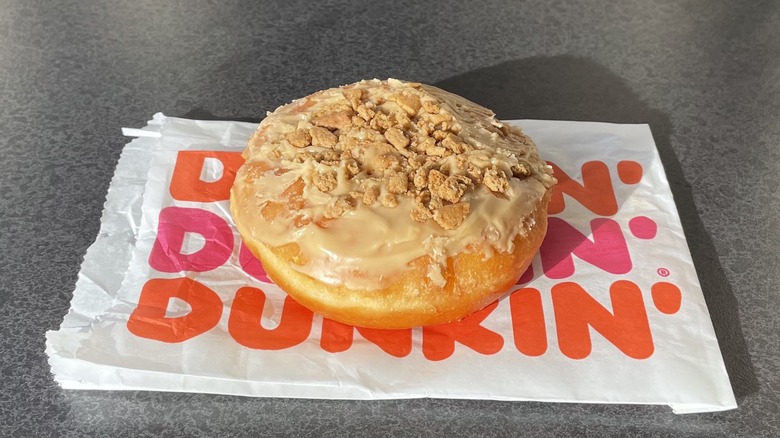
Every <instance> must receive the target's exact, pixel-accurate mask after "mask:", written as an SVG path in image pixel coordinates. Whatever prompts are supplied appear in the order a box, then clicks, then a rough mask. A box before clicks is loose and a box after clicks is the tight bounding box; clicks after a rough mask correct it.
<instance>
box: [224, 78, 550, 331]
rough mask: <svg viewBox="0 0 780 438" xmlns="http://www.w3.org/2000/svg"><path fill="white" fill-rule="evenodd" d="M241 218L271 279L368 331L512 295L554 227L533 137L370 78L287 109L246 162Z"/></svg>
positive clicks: (256, 141) (236, 208) (473, 110)
mask: <svg viewBox="0 0 780 438" xmlns="http://www.w3.org/2000/svg"><path fill="white" fill-rule="evenodd" d="M243 157H244V159H245V163H244V164H243V166H242V167H241V168H240V169H239V170H238V172H237V174H236V179H235V182H234V184H233V187H232V189H231V196H230V211H231V214H232V217H233V220H234V222H235V224H236V227H237V229H238V232H239V234H240V235H241V238H242V240H243V242H244V244H245V245H246V247H247V248H248V249H249V250H250V251H251V252H252V253H253V254H254V255H255V256H256V257H257V258H258V259H260V261H261V262H262V264H263V267H264V268H265V271H266V273H267V274H268V276H269V278H271V280H273V281H274V283H276V284H277V285H278V286H279V287H280V288H281V289H282V290H284V291H285V292H286V293H287V294H289V295H290V296H291V297H293V298H294V299H295V300H296V301H297V302H298V303H300V304H301V305H303V306H305V307H307V308H309V309H311V310H312V311H314V312H316V313H319V314H321V315H323V316H324V317H326V318H330V319H332V320H335V321H338V322H342V323H345V324H350V325H354V326H359V327H368V328H382V329H403V328H410V327H416V326H426V325H434V324H443V323H447V322H451V321H456V320H459V319H461V318H463V317H465V316H467V315H469V314H471V313H473V312H475V311H478V310H480V309H482V308H483V307H485V306H486V305H488V304H490V303H492V302H493V301H495V300H497V299H499V298H500V297H501V296H502V295H504V294H505V293H506V292H507V291H508V290H509V289H510V288H511V287H512V286H513V285H514V284H516V282H517V280H518V278H519V277H520V275H522V273H523V272H524V271H525V270H526V268H527V267H528V266H529V264H530V263H531V260H532V259H533V257H534V255H535V254H536V252H537V251H538V249H539V247H540V245H541V243H542V240H543V238H544V236H545V233H546V231H547V204H548V202H549V200H550V196H551V192H552V187H553V185H554V184H555V183H556V180H555V178H554V177H553V175H552V168H551V167H550V166H549V165H547V163H546V162H544V161H543V160H541V159H540V158H539V154H538V150H537V148H536V145H535V144H534V143H533V141H532V140H531V139H530V138H529V137H528V136H527V135H525V134H524V133H523V132H522V131H521V130H520V129H519V128H516V127H513V126H509V125H507V124H504V123H502V122H500V121H498V120H496V118H495V114H493V112H492V111H490V110H488V109H486V108H484V107H482V106H480V105H477V104H475V103H473V102H471V101H469V100H466V99H465V98H463V97H460V96H457V95H455V94H452V93H449V92H447V91H444V90H441V89H439V88H436V87H433V86H430V85H425V84H420V83H415V82H406V81H400V80H396V79H388V80H377V79H373V80H364V81H360V82H357V83H354V84H350V85H345V86H342V87H338V88H331V89H328V90H324V91H319V92H316V93H314V94H311V95H309V96H307V97H304V98H302V99H297V100H294V101H293V102H291V103H289V104H287V105H283V106H281V107H279V108H278V109H276V110H275V111H274V112H272V113H268V115H267V116H266V118H265V119H264V120H263V121H262V122H261V123H260V125H259V127H258V129H257V131H256V132H255V133H254V134H253V136H252V137H251V138H250V140H249V142H248V144H247V147H246V149H245V150H244V152H243Z"/></svg>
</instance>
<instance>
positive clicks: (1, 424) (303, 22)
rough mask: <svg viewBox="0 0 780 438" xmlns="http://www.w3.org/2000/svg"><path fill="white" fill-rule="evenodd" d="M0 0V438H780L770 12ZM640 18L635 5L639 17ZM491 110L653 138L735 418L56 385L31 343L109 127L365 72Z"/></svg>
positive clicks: (746, 6) (53, 306)
mask: <svg viewBox="0 0 780 438" xmlns="http://www.w3.org/2000/svg"><path fill="white" fill-rule="evenodd" d="M114 3H119V2H103V1H60V0H57V1H37V2H30V1H14V0H0V153H1V155H0V167H1V169H2V171H0V273H1V274H2V275H1V276H0V334H1V336H0V373H1V377H0V388H1V389H0V435H2V436H81V435H90V436H123V435H137V436H177V435H187V436H225V435H229V434H237V435H243V434H252V435H266V434H267V435H279V436H282V435H290V436H304V435H312V436H338V437H340V436H371V435H393V436H403V435H410V436H422V435H425V436H460V435H481V436H516V435H519V434H522V433H524V432H525V433H529V434H531V433H532V434H533V435H535V436H568V435H590V436H602V435H613V434H614V435H636V436H642V435H653V436H681V435H697V436H717V435H726V436H737V435H744V436H761V435H764V436H772V435H774V436H776V435H777V434H780V345H779V341H780V337H779V336H778V333H780V297H779V296H778V293H777V291H778V289H779V287H778V286H780V269H778V265H780V251H779V250H778V247H780V196H778V192H777V187H778V185H780V148H779V147H778V146H779V145H780V116H779V115H780V56H778V55H780V2H777V1H774V2H773V1H751V2H734V1H715V0H712V1H683V2H678V1H656V2H645V1H639V0H632V1H623V2H609V1H583V2H566V1H563V0H553V1H546V0H544V1H542V0H539V1H528V2H510V1H505V2H501V1H487V2H466V1H462V2H447V3H438V2H395V3H393V4H392V5H390V4H388V5H382V4H380V2H359V1H319V2H305V1H299V0H287V1H285V2H278V3H277V2H236V1H219V2H217V1H197V2H196V1H189V2H159V1H136V2H124V4H114ZM651 3H652V4H651ZM371 77H380V78H385V77H398V78H408V79H413V80H416V81H421V82H426V83H432V84H436V85H438V86H440V87H442V88H445V89H448V90H450V91H453V92H456V93H459V94H462V95H464V96H466V97H468V98H470V99H472V100H474V101H477V102H479V103H481V104H483V105H486V106H488V107H490V108H493V109H494V110H495V111H496V113H497V114H498V115H499V116H500V117H502V118H507V119H510V118H511V119H515V118H533V119H562V120H595V121H610V122H620V123H648V124H650V126H651V129H652V131H653V135H654V138H655V141H656V143H657V145H658V149H659V152H660V154H661V157H662V160H663V162H664V165H665V168H666V171H667V173H668V177H669V180H670V183H671V186H672V191H673V193H674V196H675V200H676V202H677V205H678V207H679V210H680V215H681V217H682V222H683V226H684V229H685V234H686V237H687V238H688V242H689V246H690V249H691V252H692V254H693V259H694V262H695V264H696V268H697V270H698V273H699V278H700V280H701V283H702V286H703V290H704V294H705V296H706V300H707V305H708V307H709V309H710V313H711V316H712V321H713V324H714V326H715V331H716V334H717V336H718V339H719V342H720V346H721V350H722V352H723V356H724V359H725V362H726V366H727V369H728V372H729V374H730V379H731V384H732V386H733V389H734V392H735V394H736V395H737V400H738V403H739V405H740V407H739V409H737V410H734V411H729V412H722V413H710V414H698V415H673V414H672V413H671V412H670V410H669V409H668V408H666V407H658V406H656V407H652V406H609V405H579V404H547V403H509V402H491V401H468V400H459V401H458V400H402V401H375V402H365V401H313V400H289V399H255V398H243V397H229V396H214V395H204V394H165V393H147V392H80V391H63V390H61V389H60V388H59V387H58V386H57V385H56V384H55V383H54V381H53V379H52V376H51V374H50V370H49V365H48V363H47V361H46V356H45V354H44V333H45V332H46V331H47V330H53V329H56V328H57V327H58V326H59V324H60V322H61V321H62V317H63V316H64V314H65V313H66V311H67V309H68V306H69V301H70V297H71V293H72V290H73V287H74V283H75V281H76V277H77V273H78V271H79V265H80V263H81V260H82V257H83V255H84V253H85V251H86V249H87V247H88V246H89V245H90V244H91V243H92V242H93V240H94V238H95V236H96V235H97V231H98V227H99V221H100V215H101V209H102V205H103V201H104V199H105V194H106V190H107V188H108V184H109V181H110V179H111V176H112V172H113V170H114V166H115V165H116V161H117V159H118V157H119V153H120V151H121V149H122V146H123V145H124V144H125V142H126V141H127V139H126V138H124V137H122V136H121V135H120V127H123V126H127V127H140V126H143V125H144V124H145V122H146V120H148V119H149V118H150V116H151V115H152V114H153V113H154V112H157V111H162V112H164V113H165V114H168V115H175V116H185V117H191V118H225V119H240V120H254V121H257V120H259V119H260V118H261V117H262V115H263V114H265V111H267V110H272V109H274V108H276V107H277V106H278V105H280V104H283V103H285V102H287V101H289V100H291V99H293V98H295V97H299V96H302V95H305V94H308V93H310V92H312V91H314V90H317V89H321V88H327V87H330V86H334V85H339V84H344V83H350V82H353V81H356V80H359V79H362V78H371Z"/></svg>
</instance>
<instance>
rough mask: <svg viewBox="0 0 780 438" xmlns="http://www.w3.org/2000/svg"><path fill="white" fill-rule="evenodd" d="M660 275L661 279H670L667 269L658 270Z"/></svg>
mask: <svg viewBox="0 0 780 438" xmlns="http://www.w3.org/2000/svg"><path fill="white" fill-rule="evenodd" d="M657 272H658V275H660V276H661V277H668V276H669V270H668V269H666V268H658V271H657Z"/></svg>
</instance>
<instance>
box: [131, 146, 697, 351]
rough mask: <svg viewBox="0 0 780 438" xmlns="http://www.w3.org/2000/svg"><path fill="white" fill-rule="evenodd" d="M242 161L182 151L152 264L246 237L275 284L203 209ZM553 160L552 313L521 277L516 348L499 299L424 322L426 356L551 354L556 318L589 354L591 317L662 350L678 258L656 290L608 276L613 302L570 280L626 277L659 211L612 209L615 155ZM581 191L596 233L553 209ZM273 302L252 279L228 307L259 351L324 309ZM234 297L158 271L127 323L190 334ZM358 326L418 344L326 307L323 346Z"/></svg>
mask: <svg viewBox="0 0 780 438" xmlns="http://www.w3.org/2000/svg"><path fill="white" fill-rule="evenodd" d="M242 163H243V160H242V158H241V155H240V153H237V152H216V151H180V152H179V153H178V156H177V159H176V164H175V167H174V170H173V175H172V177H171V182H170V187H169V190H170V194H171V196H172V197H173V199H175V200H177V201H183V202H189V203H193V205H194V206H193V207H181V206H169V207H165V208H163V209H162V210H161V211H160V214H159V220H158V228H157V230H156V231H157V235H156V240H155V242H154V245H153V248H152V251H151V254H150V256H149V260H148V263H149V266H150V267H151V268H153V269H155V270H156V271H159V272H163V273H169V274H185V275H186V274H188V273H189V274H192V273H203V272H208V271H212V270H214V269H217V268H219V267H221V266H223V265H225V264H226V263H228V261H229V259H230V258H231V256H232V254H233V251H234V248H235V247H236V244H237V243H238V244H239V254H238V260H239V263H240V265H241V267H242V268H243V270H244V271H245V272H246V273H247V274H248V275H250V276H252V277H253V278H255V279H256V280H258V281H260V282H263V283H270V280H269V279H268V277H267V276H266V274H265V271H264V270H263V267H262V265H261V263H260V262H259V261H258V260H257V259H256V258H255V257H254V256H253V255H252V254H251V253H250V252H249V251H248V250H247V248H246V247H245V246H244V245H243V244H241V243H240V242H236V241H235V237H234V235H235V234H234V231H233V229H232V228H231V226H230V224H229V222H228V220H227V218H226V217H223V216H220V215H219V214H216V213H213V212H211V211H208V210H205V209H201V208H197V205H198V204H207V203H216V202H223V201H226V200H228V199H229V191H230V187H231V186H232V184H233V179H234V178H235V174H236V171H237V170H238V168H239V167H240V166H241V164H242ZM614 166H615V170H616V171H617V175H618V179H619V184H623V185H626V186H632V185H636V184H638V183H639V182H640V181H641V180H642V177H643V169H642V166H641V165H640V164H639V163H637V162H635V161H620V162H618V163H617V164H616V165H614ZM553 167H554V170H555V176H556V177H557V178H558V181H559V184H558V185H557V186H556V190H555V192H554V193H553V197H552V200H551V203H550V206H549V213H550V215H551V216H550V218H549V230H548V234H547V238H546V240H545V241H544V243H543V244H542V247H541V250H540V254H539V259H540V266H541V272H540V273H539V275H543V276H545V277H546V278H548V279H549V280H555V281H559V280H560V281H559V282H557V283H556V284H554V285H553V286H552V287H551V288H550V291H549V298H550V301H551V303H552V309H551V311H552V315H547V314H546V311H545V309H544V306H543V295H542V292H541V291H539V290H538V289H536V288H534V287H528V286H526V287H518V289H516V290H515V291H514V292H513V293H512V294H511V295H510V296H509V298H508V303H509V304H508V307H509V312H510V316H511V330H512V333H511V342H512V346H511V347H508V346H506V345H505V343H506V341H507V340H508V339H505V337H506V338H509V336H510V335H508V334H501V333H497V332H495V331H493V330H490V329H488V328H487V327H485V326H483V324H482V323H483V321H484V320H485V319H487V318H489V316H490V315H491V313H493V312H494V311H495V310H496V308H497V307H498V304H499V303H498V302H495V303H493V304H491V305H489V306H487V307H486V308H484V309H482V310H481V311H479V312H476V313H475V314H473V315H471V316H469V317H467V318H465V319H463V320H461V321H458V322H454V323H450V324H443V325H438V326H431V327H423V328H422V329H421V332H422V352H423V355H424V356H425V357H426V358H427V359H429V360H431V361H438V360H443V359H446V358H448V357H450V356H451V355H452V354H453V353H454V351H455V349H456V346H457V345H458V344H460V345H461V346H463V347H466V348H469V349H471V350H474V351H476V352H478V353H481V354H484V355H491V354H495V353H498V352H499V351H501V350H503V349H504V348H514V349H515V350H516V351H517V352H518V353H519V354H523V355H526V356H541V355H544V354H545V353H546V352H548V349H549V348H548V340H549V337H550V336H551V335H552V334H550V333H548V332H547V324H546V321H547V320H548V319H549V320H551V321H554V327H555V334H554V336H555V337H556V338H557V347H558V349H559V350H560V352H561V353H562V354H564V355H565V356H567V357H569V358H571V359H584V358H586V357H588V356H589V355H590V354H591V351H592V348H593V347H592V340H591V336H592V331H591V328H592V329H593V331H595V332H597V333H598V334H599V335H600V336H602V337H603V338H604V339H606V340H607V341H608V342H609V343H611V344H612V345H614V346H615V347H616V348H617V349H618V350H619V351H620V352H622V353H623V354H625V355H626V356H628V357H630V358H634V359H646V358H649V357H650V356H652V354H653V352H654V349H655V347H654V343H653V336H652V330H651V325H650V322H649V318H648V312H656V311H657V312H658V313H660V314H665V315H671V314H675V313H677V312H678V311H679V309H680V306H681V303H682V294H681V291H680V289H679V288H678V287H677V286H675V285H674V284H672V283H670V282H667V281H664V280H665V277H668V276H669V275H670V272H669V270H668V269H666V268H665V267H662V266H659V267H657V268H653V269H655V270H656V272H655V273H654V275H657V276H658V277H659V278H658V281H657V282H655V283H654V284H653V285H652V286H651V288H650V290H649V291H643V290H641V289H640V287H639V286H638V285H636V284H635V283H634V282H632V281H630V280H628V279H618V280H616V281H614V282H613V283H612V284H611V285H610V286H609V287H608V289H609V290H608V293H609V300H610V303H609V305H606V306H605V305H603V304H602V303H601V302H599V301H598V300H596V299H595V298H594V297H593V296H591V294H590V293H589V292H588V291H587V290H585V289H584V288H583V287H582V286H581V285H580V284H578V283H576V282H574V281H569V280H568V279H569V278H570V277H572V276H573V275H574V274H575V269H576V268H575V259H577V260H579V261H580V262H582V263H585V264H587V265H590V266H592V267H594V268H596V269H597V270H599V272H603V273H604V275H606V276H618V277H620V276H623V275H624V274H628V273H630V272H631V271H632V269H633V267H634V266H633V261H632V254H631V251H630V249H629V247H630V245H629V242H628V240H627V238H626V236H627V235H629V234H630V235H631V236H633V237H634V238H636V239H638V240H652V239H654V238H655V237H656V236H657V234H658V227H657V225H656V223H655V222H654V221H653V220H652V219H651V218H649V217H646V216H636V217H634V218H631V219H630V220H629V221H628V223H627V224H626V225H627V226H621V224H620V223H619V222H618V221H616V220H614V219H613V218H611V216H614V215H615V214H616V213H617V212H618V198H617V196H616V194H615V184H617V183H618V182H616V181H613V180H612V178H611V176H610V167H609V165H608V164H607V163H604V162H601V161H589V162H587V163H585V164H583V165H582V166H581V169H580V172H581V178H572V177H570V176H569V175H567V174H566V172H564V171H563V170H562V169H560V168H559V167H558V166H556V165H555V164H553ZM564 195H566V196H564ZM570 202H576V203H579V204H580V205H581V206H582V207H584V208H585V209H587V210H588V211H590V212H591V213H592V214H593V215H594V218H593V219H591V220H590V222H589V228H590V229H589V230H587V232H583V231H580V230H579V229H578V228H576V227H575V226H573V225H572V224H570V223H568V222H567V221H566V220H564V219H563V218H561V217H556V216H554V215H556V214H559V213H561V212H563V211H564V209H565V208H566V204H567V203H570ZM193 235H194V236H199V241H200V243H201V245H200V246H199V247H197V248H195V249H193V248H192V246H191V245H189V244H188V242H189V241H190V240H192V239H190V237H192V236H193ZM580 262H578V263H580ZM643 268H645V269H646V268H648V267H646V266H644V267H643ZM535 274H536V273H535V272H534V268H533V267H530V268H529V269H528V271H526V273H525V274H524V275H523V276H522V277H521V278H520V280H519V281H518V285H520V286H522V285H524V284H527V283H529V282H530V281H531V280H532V279H533V278H535V277H536V276H537V275H535ZM195 277H196V278H197V276H195ZM599 292H607V291H599ZM648 292H649V294H650V298H651V302H652V304H653V307H654V309H648V308H646V306H645V294H646V293H648ZM173 299H177V300H181V301H184V302H186V303H187V305H188V306H189V310H188V312H186V314H184V315H178V314H177V315H169V312H168V308H169V305H170V303H171V300H173ZM266 301H267V295H266V292H265V291H263V290H262V289H260V288H256V287H241V288H238V290H236V291H235V295H234V298H233V301H232V303H231V304H230V309H229V312H230V314H229V315H228V332H229V334H230V336H231V337H232V338H233V339H234V340H235V341H236V342H237V343H238V344H240V345H242V346H244V347H246V348H251V349H258V350H281V349H287V348H292V347H295V346H296V345H299V344H301V343H303V342H305V341H307V340H308V339H309V337H310V335H311V333H312V331H313V328H314V322H315V320H316V319H315V317H314V314H313V313H312V312H311V311H310V310H308V309H306V308H305V307H303V306H301V305H300V304H298V303H297V302H295V301H294V300H293V299H292V298H290V297H286V298H285V300H284V304H283V307H282V309H281V316H280V317H279V320H278V323H277V324H273V325H274V326H273V327H266V326H264V325H263V324H262V320H263V314H264V310H265V306H266ZM224 307H225V306H224V303H223V300H222V299H221V298H220V296H219V295H218V294H217V293H216V292H214V290H212V289H211V288H209V287H208V286H206V285H205V284H203V283H201V282H198V281H197V280H194V279H192V278H189V277H180V278H172V279H171V278H153V279H150V280H148V281H147V282H146V283H145V284H144V286H143V288H142V290H141V291H140V297H139V300H138V305H137V307H136V308H135V310H134V311H133V312H132V314H131V315H130V318H129V320H128V322H127V328H128V329H129V331H130V332H131V333H133V334H134V335H136V336H139V337H142V338H147V339H152V340H156V341H161V342H168V343H178V342H184V341H186V340H188V339H192V338H194V337H197V336H200V335H202V334H203V333H205V332H207V331H209V330H211V329H213V328H214V327H216V326H217V324H218V323H219V321H220V319H221V318H222V313H223V308H224ZM610 307H611V310H610ZM547 312H550V310H549V309H548V310H547ZM266 325H268V324H266ZM355 332H358V333H359V334H360V336H362V337H363V338H364V339H366V340H367V341H368V342H370V343H372V344H374V345H376V346H377V347H378V348H380V349H381V350H382V351H384V352H385V353H387V354H389V355H391V356H395V357H405V356H407V355H409V354H410V353H411V352H412V348H413V342H412V330H411V329H408V330H377V329H368V328H361V327H351V326H347V325H345V324H341V323H338V322H335V321H332V320H329V319H327V318H324V319H322V323H321V331H320V339H319V345H320V347H321V348H322V350H324V351H326V352H331V353H337V352H341V351H345V350H348V349H349V348H351V347H352V345H353V339H354V334H355ZM458 348H462V347H458Z"/></svg>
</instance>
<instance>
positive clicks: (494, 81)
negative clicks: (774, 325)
mask: <svg viewBox="0 0 780 438" xmlns="http://www.w3.org/2000/svg"><path fill="white" fill-rule="evenodd" d="M434 85H436V86H437V87H440V88H443V89H445V90H447V91H450V92H453V93H456V94H460V95H462V96H464V97H466V98H467V99H470V100H472V101H474V102H477V103H479V104H481V105H484V106H486V107H488V108H491V109H492V110H493V111H495V112H496V114H497V115H498V117H499V118H500V119H540V120H585V121H599V122H614V123H647V124H649V125H650V129H651V131H652V133H653V138H654V139H655V143H656V145H657V147H658V152H659V154H660V156H661V161H662V162H663V165H664V169H665V170H666V175H667V178H668V179H669V185H670V186H671V189H672V193H673V195H674V199H675V202H676V204H677V208H678V211H679V214H680V220H681V222H682V226H683V230H684V231H685V237H686V238H687V240H688V246H689V247H690V251H691V255H692V257H693V262H694V265H695V266H696V270H697V273H698V277H699V281H700V283H701V286H702V290H703V291H704V297H705V300H706V302H707V307H708V308H709V311H710V317H711V318H712V323H713V326H714V328H715V333H716V335H717V337H718V341H719V344H720V348H721V352H722V354H723V360H724V362H725V365H726V369H727V371H728V373H729V378H730V381H731V386H732V388H733V390H734V393H735V395H736V396H737V397H738V398H742V397H744V396H746V395H748V394H751V393H753V392H756V391H758V380H757V379H756V376H755V371H754V368H753V364H752V362H751V361H750V356H749V354H748V349H747V345H746V344H745V338H744V336H743V334H742V328H741V325H740V321H739V315H738V313H737V309H738V307H737V300H736V298H735V297H734V292H733V290H732V288H731V286H730V285H729V283H728V281H727V279H726V275H725V273H724V272H723V268H722V267H721V265H720V262H719V260H718V257H717V253H716V251H715V246H714V245H713V243H712V239H711V238H710V236H709V235H708V234H707V231H706V230H705V229H704V225H703V224H702V221H701V218H700V217H699V215H698V213H697V212H696V207H695V204H694V200H693V194H692V192H691V189H690V186H689V185H688V183H687V182H686V180H685V176H684V173H683V170H682V167H681V165H680V162H679V161H678V159H677V157H676V155H675V153H674V150H673V149H672V146H671V141H670V136H671V130H672V126H671V122H670V120H669V117H668V116H667V115H666V114H663V113H662V112H660V111H658V110H655V109H653V108H650V107H649V106H648V105H647V104H646V103H644V102H642V100H641V99H640V98H639V96H638V95H637V94H636V93H635V92H634V91H633V90H631V89H630V88H629V86H628V85H627V84H626V83H625V81H624V80H623V79H621V78H620V77H618V76H616V75H615V74H614V73H612V72H610V71H609V70H608V69H606V68H605V67H602V66H600V65H598V64H596V63H594V62H592V61H589V60H587V59H584V58H575V57H569V56H557V57H534V58H526V59H522V60H516V61H509V62H505V63H502V64H498V65H495V66H492V67H486V68H482V69H478V70H474V71H471V72H468V73H464V74H462V75H458V76H455V77H452V78H449V79H445V80H443V81H440V82H438V83H436V84H434Z"/></svg>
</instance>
